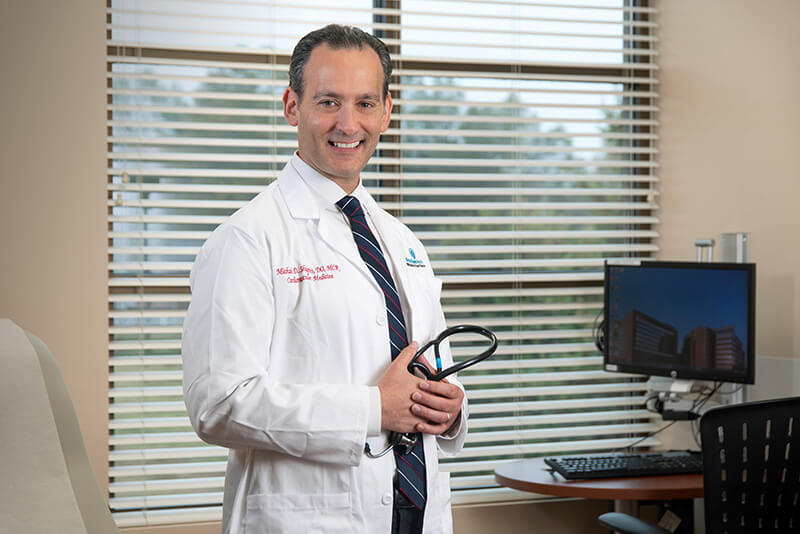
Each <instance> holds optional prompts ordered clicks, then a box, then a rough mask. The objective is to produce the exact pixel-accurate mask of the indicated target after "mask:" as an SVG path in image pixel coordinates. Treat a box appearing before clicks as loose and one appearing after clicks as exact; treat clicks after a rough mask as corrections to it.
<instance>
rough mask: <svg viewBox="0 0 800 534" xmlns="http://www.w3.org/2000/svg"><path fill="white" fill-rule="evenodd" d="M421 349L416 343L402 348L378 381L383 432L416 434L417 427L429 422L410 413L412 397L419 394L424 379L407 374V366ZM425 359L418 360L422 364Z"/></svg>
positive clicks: (412, 403) (422, 357)
mask: <svg viewBox="0 0 800 534" xmlns="http://www.w3.org/2000/svg"><path fill="white" fill-rule="evenodd" d="M418 348H419V346H418V345H417V343H416V342H412V343H411V344H410V345H409V346H407V347H406V348H405V349H403V351H402V352H401V353H400V354H398V355H397V358H395V359H394V361H392V364H391V365H390V366H389V368H388V369H387V370H386V372H385V373H383V376H382V377H381V379H380V380H379V381H378V389H379V390H380V392H381V427H382V428H383V430H393V431H395V432H416V430H415V427H416V425H417V424H418V423H424V422H426V421H425V420H424V419H422V418H420V417H418V416H416V415H414V414H413V413H412V412H411V406H413V405H414V404H415V402H414V401H413V400H412V399H411V395H413V394H414V392H416V391H419V388H418V384H419V383H420V382H422V379H421V378H418V377H416V376H414V375H412V374H411V373H409V372H408V364H409V363H411V359H412V358H413V357H414V354H416V353H417V349H418ZM424 358H425V357H424V356H421V357H420V358H419V360H418V361H423V360H424ZM426 365H427V362H426Z"/></svg>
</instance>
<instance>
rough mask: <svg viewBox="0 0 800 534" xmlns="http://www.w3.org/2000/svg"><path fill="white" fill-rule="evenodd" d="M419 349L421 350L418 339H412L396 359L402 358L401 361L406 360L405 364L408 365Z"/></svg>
mask: <svg viewBox="0 0 800 534" xmlns="http://www.w3.org/2000/svg"><path fill="white" fill-rule="evenodd" d="M417 350H419V344H418V343H417V342H416V341H412V342H411V343H410V344H409V345H408V346H407V347H406V348H404V349H403V350H401V351H400V354H398V355H397V358H395V361H397V360H400V361H401V362H405V365H408V362H410V361H411V358H413V357H414V355H415V354H416V353H417Z"/></svg>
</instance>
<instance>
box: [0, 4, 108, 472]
mask: <svg viewBox="0 0 800 534" xmlns="http://www.w3.org/2000/svg"><path fill="white" fill-rule="evenodd" d="M103 5H104V2H102V1H101V0H96V1H88V0H82V1H75V2H52V1H51V2H48V1H46V0H26V1H24V2H21V1H15V0H2V11H1V12H0V54H2V56H0V57H1V58H2V60H0V79H2V82H1V83H2V97H0V121H2V134H1V135H2V138H0V165H1V166H0V236H2V237H0V273H2V276H0V317H7V318H9V319H11V320H13V321H14V322H16V323H17V324H19V325H20V326H21V327H23V328H25V329H27V330H29V331H31V332H32V333H34V334H35V335H37V336H39V337H40V338H41V339H42V340H43V341H44V342H45V343H46V344H47V345H48V346H49V347H50V349H51V350H52V351H53V353H54V355H55V357H56V359H57V360H58V362H59V364H60V366H61V369H62V371H63V373H64V377H65V379H66V382H67V387H68V388H69V391H70V393H71V394H72V398H73V399H74V401H75V407H76V409H77V412H78V417H79V419H80V423H81V430H82V431H83V436H84V440H85V441H86V444H87V447H88V449H89V457H90V460H91V462H92V466H93V468H94V470H95V474H96V475H97V477H98V480H100V481H103V482H104V481H105V479H106V473H107V468H106V463H107V453H106V449H107V447H108V437H107V435H108V433H107V430H106V428H107V426H108V425H107V411H108V410H107V407H108V401H107V399H108V392H107V375H108V352H107V338H106V326H107V320H106V315H107V303H106V302H107V291H106V276H107V275H106V222H105V219H106V207H105V203H106V192H105V180H104V174H105V165H106V163H105V110H104V102H105V79H104V78H105V47H104V40H105V30H104V24H105V14H104V10H103ZM8 408H9V407H3V409H8Z"/></svg>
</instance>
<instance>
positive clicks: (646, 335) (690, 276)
mask: <svg viewBox="0 0 800 534" xmlns="http://www.w3.org/2000/svg"><path fill="white" fill-rule="evenodd" d="M755 285H756V284H755V265H754V264H752V263H690V262H662V261H639V260H635V261H632V262H630V263H629V264H624V263H622V262H620V263H616V262H614V263H611V262H608V263H606V266H605V292H604V295H605V303H604V310H603V311H604V317H605V319H604V320H605V324H604V330H603V335H604V341H605V343H604V353H603V363H604V368H605V369H606V371H618V372H628V373H639V374H647V375H655V376H669V377H672V378H680V379H698V380H717V381H723V382H740V383H746V384H752V383H753V382H754V379H755Z"/></svg>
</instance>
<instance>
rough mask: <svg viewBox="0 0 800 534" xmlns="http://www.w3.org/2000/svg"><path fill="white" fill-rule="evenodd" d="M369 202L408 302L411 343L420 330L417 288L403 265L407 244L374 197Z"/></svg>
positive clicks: (408, 331)
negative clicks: (416, 332) (416, 321)
mask: <svg viewBox="0 0 800 534" xmlns="http://www.w3.org/2000/svg"><path fill="white" fill-rule="evenodd" d="M368 202H369V203H370V212H369V213H370V217H371V218H372V222H373V223H374V224H375V227H376V230H377V231H378V232H379V233H380V235H381V237H382V238H383V244H384V246H385V247H386V250H384V251H383V253H384V255H385V256H386V261H388V262H391V264H392V265H393V266H394V270H393V273H394V275H395V281H394V282H395V286H397V288H398V290H399V291H402V292H403V294H404V295H405V297H406V302H408V308H409V309H407V310H404V312H405V318H406V331H407V333H408V339H409V341H410V340H412V339H415V337H414V332H415V331H419V328H417V325H415V320H417V314H415V308H416V306H415V303H416V302H417V300H416V297H417V294H416V287H415V286H414V285H413V282H412V281H411V279H410V278H409V276H408V269H406V268H405V265H404V264H403V261H404V258H405V256H406V254H407V252H406V248H405V247H406V244H405V242H404V241H403V240H402V239H401V236H400V234H399V232H397V230H396V228H395V227H394V225H393V224H392V223H391V219H390V215H389V214H388V213H386V212H385V211H383V210H382V209H380V208H378V205H377V203H376V202H375V200H373V198H372V197H369V199H368Z"/></svg>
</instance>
